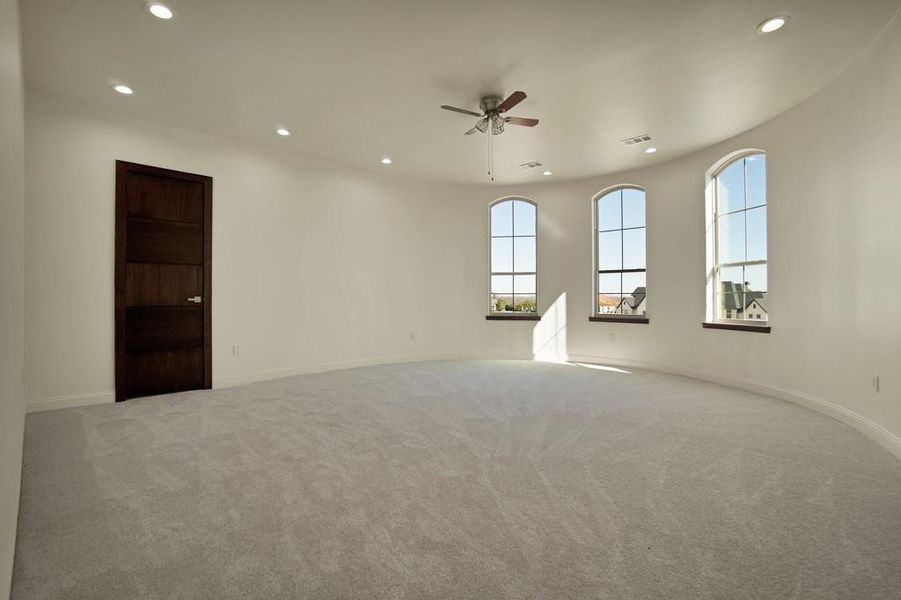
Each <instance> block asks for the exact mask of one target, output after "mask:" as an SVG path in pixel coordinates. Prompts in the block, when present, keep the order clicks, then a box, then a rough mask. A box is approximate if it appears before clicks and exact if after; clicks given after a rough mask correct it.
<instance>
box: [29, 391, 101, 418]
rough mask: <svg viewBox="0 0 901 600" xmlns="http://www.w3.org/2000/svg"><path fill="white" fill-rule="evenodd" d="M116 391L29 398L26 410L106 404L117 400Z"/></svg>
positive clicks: (41, 410)
mask: <svg viewBox="0 0 901 600" xmlns="http://www.w3.org/2000/svg"><path fill="white" fill-rule="evenodd" d="M115 401H116V394H115V392H92V393H90V394H72V395H71V396H53V397H51V398H41V399H39V400H29V401H28V402H26V404H25V412H29V413H33V412H43V411H45V410H56V409H58V408H72V407H74V406H90V405H92V404H106V403H108V402H115Z"/></svg>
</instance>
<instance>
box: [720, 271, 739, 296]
mask: <svg viewBox="0 0 901 600" xmlns="http://www.w3.org/2000/svg"><path fill="white" fill-rule="evenodd" d="M744 277H745V274H744V267H724V268H722V269H720V289H719V291H720V292H721V293H722V292H730V291H732V288H733V287H734V286H737V285H741V284H742V283H743V281H744Z"/></svg>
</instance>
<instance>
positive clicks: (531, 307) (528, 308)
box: [513, 294, 537, 312]
mask: <svg viewBox="0 0 901 600" xmlns="http://www.w3.org/2000/svg"><path fill="white" fill-rule="evenodd" d="M535 300H536V298H535V295H534V294H529V295H519V294H517V295H515V296H513V310H514V311H516V312H535V309H536V308H537V306H536V301H535Z"/></svg>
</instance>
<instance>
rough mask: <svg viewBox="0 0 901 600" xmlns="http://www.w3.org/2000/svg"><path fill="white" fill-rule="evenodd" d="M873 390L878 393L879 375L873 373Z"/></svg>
mask: <svg viewBox="0 0 901 600" xmlns="http://www.w3.org/2000/svg"><path fill="white" fill-rule="evenodd" d="M873 391H874V392H876V393H877V394H878V393H879V375H873Z"/></svg>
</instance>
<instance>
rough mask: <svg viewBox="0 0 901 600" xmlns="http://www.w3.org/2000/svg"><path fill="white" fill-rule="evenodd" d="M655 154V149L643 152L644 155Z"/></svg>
mask: <svg viewBox="0 0 901 600" xmlns="http://www.w3.org/2000/svg"><path fill="white" fill-rule="evenodd" d="M655 152H657V148H648V149H647V150H645V151H644V153H645V154H654V153H655Z"/></svg>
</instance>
